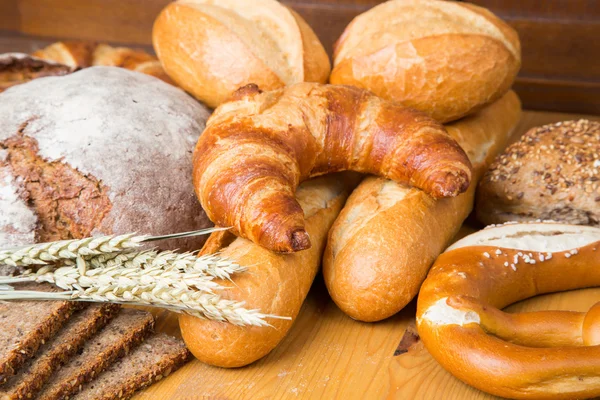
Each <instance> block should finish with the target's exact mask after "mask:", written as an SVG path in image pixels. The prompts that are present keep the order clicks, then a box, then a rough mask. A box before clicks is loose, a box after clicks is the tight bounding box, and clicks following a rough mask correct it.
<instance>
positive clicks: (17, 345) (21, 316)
mask: <svg viewBox="0 0 600 400" xmlns="http://www.w3.org/2000/svg"><path fill="white" fill-rule="evenodd" d="M15 287H18V288H19V289H31V290H46V291H52V290H56V289H54V288H53V287H52V286H50V285H39V284H21V285H15ZM79 307H81V304H78V303H74V302H68V301H13V302H7V303H0V327H1V328H2V329H0V383H4V382H6V380H7V379H8V378H9V377H11V376H12V375H14V374H15V373H16V371H17V369H18V368H19V367H20V366H21V365H23V363H24V362H25V361H26V360H27V359H28V358H30V357H32V356H33V355H34V354H35V352H36V351H37V350H38V348H39V347H40V346H41V345H42V344H43V343H44V342H45V341H46V340H48V339H50V338H51V337H52V336H54V334H55V333H56V332H57V331H58V330H59V329H60V328H61V327H62V326H63V325H64V324H65V322H66V321H67V320H68V319H69V317H70V316H71V314H72V313H73V312H74V311H75V310H76V309H78V308H79Z"/></svg>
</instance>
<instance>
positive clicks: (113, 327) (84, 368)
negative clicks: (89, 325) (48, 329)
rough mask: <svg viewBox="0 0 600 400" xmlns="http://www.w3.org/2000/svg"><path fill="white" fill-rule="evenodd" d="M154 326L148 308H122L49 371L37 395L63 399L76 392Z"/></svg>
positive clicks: (127, 350)
mask: <svg viewBox="0 0 600 400" xmlns="http://www.w3.org/2000/svg"><path fill="white" fill-rule="evenodd" d="M153 328H154V318H153V317H152V314H150V313H149V312H147V311H142V310H134V309H124V310H123V311H121V312H120V313H119V314H118V315H117V316H116V317H115V318H114V319H113V320H112V321H110V323H109V324H108V325H107V326H106V327H105V328H104V329H103V330H101V331H100V332H98V333H97V334H96V335H95V336H93V337H92V338H91V339H90V340H89V341H87V342H86V344H85V345H84V346H83V350H82V352H81V354H79V355H77V356H75V357H74V358H72V359H71V360H70V361H69V362H68V363H67V364H65V365H64V366H63V367H62V368H61V369H59V370H58V371H57V372H56V373H54V375H52V377H51V378H50V380H49V381H48V382H47V383H46V385H45V386H44V387H43V388H42V391H41V392H40V394H39V395H38V399H40V400H55V399H63V398H66V397H69V396H71V395H72V394H74V393H76V392H77V391H79V390H80V389H81V387H82V386H83V384H84V383H86V382H89V381H91V380H92V379H93V378H94V377H95V376H96V375H98V374H99V373H100V372H102V371H104V370H105V369H106V368H107V367H108V366H110V365H111V364H112V363H113V362H114V361H115V360H116V359H117V358H119V357H123V356H124V355H126V354H127V353H129V350H130V349H131V348H133V347H134V346H136V345H137V344H139V343H140V342H141V341H142V340H143V339H144V338H145V337H146V336H148V335H149V334H150V333H151V332H152V329H153Z"/></svg>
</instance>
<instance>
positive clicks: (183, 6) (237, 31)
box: [152, 0, 331, 108]
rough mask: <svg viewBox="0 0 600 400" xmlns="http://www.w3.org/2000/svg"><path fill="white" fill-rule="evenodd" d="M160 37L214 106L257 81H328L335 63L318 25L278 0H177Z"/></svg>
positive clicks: (174, 68)
mask: <svg viewBox="0 0 600 400" xmlns="http://www.w3.org/2000/svg"><path fill="white" fill-rule="evenodd" d="M152 42H153V44H154V49H155V50H156V54H157V55H158V57H159V59H160V61H161V63H162V65H163V67H164V68H165V70H166V71H167V73H168V74H169V76H171V78H173V80H174V81H175V82H177V84H178V85H179V86H181V87H182V88H184V89H185V90H187V91H188V92H190V93H192V94H193V95H194V96H195V97H196V98H197V99H198V100H200V101H202V102H204V103H205V104H207V105H208V106H210V107H213V108H215V107H217V106H218V105H219V104H221V103H222V102H224V101H225V100H227V99H228V98H229V96H230V95H231V94H232V93H233V92H234V91H235V90H237V89H238V88H239V87H241V86H245V85H247V84H250V83H254V84H257V85H258V86H259V87H260V88H261V89H262V90H273V89H278V88H281V87H283V86H286V85H291V84H293V83H298V82H320V83H325V82H326V81H327V78H328V77H329V72H330V70H331V65H330V63H329V58H328V57H327V54H326V53H325V50H324V49H323V46H322V44H321V42H320V41H319V39H318V38H317V36H316V35H315V33H314V32H313V31H312V29H311V28H310V27H309V26H308V24H307V23H306V22H305V21H304V20H303V19H302V17H300V16H299V15H298V14H296V13H295V12H294V11H293V10H292V9H290V8H288V7H286V6H284V5H282V4H280V3H279V2H278V1H275V0H253V1H247V0H219V1H214V0H179V1H176V2H173V3H170V4H169V5H168V6H167V7H165V9H164V10H163V11H162V12H161V13H160V15H159V16H158V17H157V19H156V21H155V23H154V29H153V31H152Z"/></svg>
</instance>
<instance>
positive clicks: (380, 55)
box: [330, 0, 521, 122]
mask: <svg viewBox="0 0 600 400" xmlns="http://www.w3.org/2000/svg"><path fill="white" fill-rule="evenodd" d="M520 64H521V60H520V44H519V40H518V36H517V34H516V32H515V31H514V30H513V29H512V28H511V27H509V26H508V25H507V24H505V23H504V22H503V21H501V20H500V19H498V18H497V17H496V16H494V15H493V14H492V13H490V12H489V11H487V10H485V9H483V8H480V7H477V6H473V5H471V4H466V3H465V4H463V3H460V4H455V3H453V2H442V1H430V0H427V1H423V0H419V1H414V0H395V1H389V2H386V3H384V4H382V5H380V6H377V7H374V8H373V9H371V10H369V11H367V12H366V13H364V14H362V15H360V16H358V17H357V18H355V20H354V21H353V22H352V23H351V24H350V25H349V26H348V27H347V28H346V30H345V32H344V33H343V35H342V36H341V37H340V39H339V41H338V43H337V44H336V48H335V57H334V69H333V71H332V73H331V77H330V81H331V83H341V84H350V85H355V86H358V87H362V88H366V89H369V90H371V91H372V92H374V93H375V94H377V95H378V96H381V97H383V98H385V99H388V100H394V101H398V102H401V103H402V104H404V105H407V106H410V107H414V108H417V109H419V110H422V111H424V112H426V113H428V114H429V115H431V116H432V117H433V118H435V119H437V120H439V121H441V122H448V121H453V120H457V119H459V118H461V117H463V116H466V115H469V114H470V113H473V112H474V111H477V110H479V109H481V108H482V107H483V106H485V105H486V104H489V103H491V102H493V101H495V100H497V99H498V98H500V97H501V96H502V95H503V94H504V93H506V92H507V91H508V90H509V88H510V86H511V85H512V83H513V81H514V79H515V77H516V74H517V72H518V70H519V68H520Z"/></svg>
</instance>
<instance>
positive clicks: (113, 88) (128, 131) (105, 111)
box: [0, 67, 210, 248]
mask: <svg viewBox="0 0 600 400" xmlns="http://www.w3.org/2000/svg"><path fill="white" fill-rule="evenodd" d="M208 115H209V111H208V110H207V109H206V108H205V107H204V106H203V105H201V104H200V103H198V102H197V101H196V100H194V99H193V98H192V97H190V96H188V95H187V94H186V93H185V92H183V91H182V90H180V89H178V88H175V87H173V86H171V85H168V84H166V83H164V82H162V81H160V80H159V79H156V78H153V77H150V76H146V75H143V74H141V73H136V72H131V71H128V70H125V69H121V68H114V67H92V68H89V69H84V70H81V71H79V72H75V73H73V74H70V75H67V76H63V77H48V78H42V79H36V80H33V81H31V82H28V83H25V84H22V85H18V86H15V87H12V88H10V89H8V90H6V91H5V92H3V93H2V94H0V121H1V123H2V125H1V128H0V210H2V212H1V213H0V248H3V247H11V246H16V245H19V244H23V243H30V242H34V241H53V240H59V239H68V238H80V237H86V236H90V235H99V234H112V233H126V232H139V233H149V234H166V233H173V232H181V231H188V230H193V229H200V228H203V227H207V226H209V225H210V222H209V221H208V219H207V218H206V215H205V214H204V212H203V211H202V209H201V207H200V205H199V203H198V201H197V200H196V198H195V196H194V190H193V187H192V181H191V172H192V150H193V147H194V144H195V143H196V141H197V139H198V136H199V135H200V133H201V132H202V131H203V129H204V124H205V121H206V118H207V117H208ZM201 241H202V240H201V239H190V241H187V242H182V241H177V243H175V244H174V246H175V245H176V246H177V247H179V248H182V247H186V248H192V247H193V248H199V246H200V245H201ZM170 244H171V243H169V245H170Z"/></svg>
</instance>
